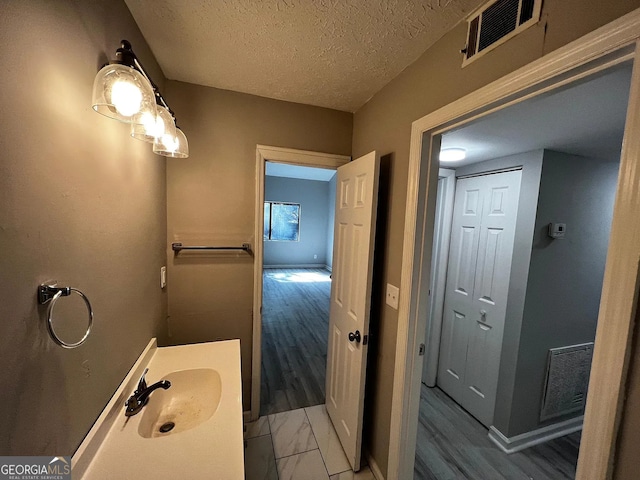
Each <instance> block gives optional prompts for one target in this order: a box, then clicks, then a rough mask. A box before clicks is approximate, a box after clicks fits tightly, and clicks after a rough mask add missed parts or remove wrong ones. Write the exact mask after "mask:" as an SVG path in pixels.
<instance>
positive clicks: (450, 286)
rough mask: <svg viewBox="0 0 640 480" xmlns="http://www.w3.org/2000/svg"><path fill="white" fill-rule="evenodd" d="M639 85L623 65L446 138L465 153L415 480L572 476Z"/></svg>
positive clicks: (441, 228)
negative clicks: (633, 95)
mask: <svg viewBox="0 0 640 480" xmlns="http://www.w3.org/2000/svg"><path fill="white" fill-rule="evenodd" d="M630 83H631V64H630V62H628V63H624V64H621V65H618V66H616V67H613V68H610V69H608V70H605V71H603V72H600V73H598V74H596V75H591V76H589V77H587V78H585V79H583V80H581V81H579V82H574V83H572V84H570V85H568V86H566V87H563V88H560V89H555V90H553V91H552V92H549V93H546V94H543V95H540V96H537V97H535V98H532V99H529V100H526V101H523V102H521V103H518V104H516V105H513V106H510V107H508V108H505V109H503V110H500V111H498V112H495V113H492V114H490V115H487V116H485V117H482V118H481V119H479V120H476V121H473V122H470V123H467V124H464V125H462V126H458V127H456V128H453V129H451V130H447V131H445V132H443V133H442V134H441V138H440V143H441V151H444V150H446V149H449V148H461V149H464V150H465V151H466V153H467V157H466V158H465V159H464V160H463V161H458V162H457V163H454V162H443V161H440V167H441V170H440V174H439V177H440V180H439V182H438V189H439V190H438V196H437V202H438V203H437V205H436V217H435V228H434V239H433V245H434V249H433V260H432V272H431V285H432V289H433V291H434V293H435V294H434V295H432V296H431V302H432V305H431V306H430V308H429V312H430V313H431V315H430V316H429V319H428V320H427V337H426V340H425V343H426V344H427V354H426V355H425V365H424V368H423V375H422V383H423V385H422V388H421V394H420V409H419V411H420V413H419V418H420V424H419V426H418V438H417V448H416V461H415V475H416V478H438V476H445V477H449V476H457V475H462V474H464V475H467V476H470V477H474V478H475V477H479V478H489V477H492V478H493V477H496V478H502V477H505V478H517V477H521V476H522V477H523V478H528V477H532V478H553V479H562V478H564V479H573V478H574V476H575V471H576V464H577V459H578V449H579V445H580V430H581V429H582V421H583V414H584V407H585V400H586V394H587V387H588V383H589V371H590V367H591V358H592V354H593V347H594V343H593V342H594V340H595V333H596V324H597V320H598V311H599V307H600V305H599V304H600V294H601V291H602V285H603V276H604V266H605V262H606V255H607V250H608V244H609V234H610V231H611V221H612V217H613V206H614V198H615V193H616V188H617V182H618V170H619V165H620V154H621V149H622V139H623V136H624V128H625V119H626V111H627V105H628V100H629V89H630ZM442 167H446V168H447V169H448V171H447V172H443V171H442ZM445 174H448V175H449V177H446V176H444V175H445ZM451 177H454V178H456V182H455V194H451V192H449V191H447V190H446V184H445V183H444V182H445V181H446V180H447V179H448V178H451ZM441 189H442V190H444V191H443V192H441ZM445 193H449V194H450V195H449V196H445ZM443 238H445V239H448V238H449V239H450V240H448V245H445V244H444V243H445V242H443V241H442V240H441V239H443ZM443 264H444V265H446V267H445V268H444V269H443V268H442V265H443ZM439 268H440V269H439ZM443 270H445V271H446V274H443ZM429 432H430V433H429ZM433 432H440V435H439V434H437V433H436V434H435V435H434V434H433ZM478 451H482V452H483V453H482V454H481V455H478V453H477V452H478ZM436 452H437V453H436Z"/></svg>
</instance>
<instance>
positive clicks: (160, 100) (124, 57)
mask: <svg viewBox="0 0 640 480" xmlns="http://www.w3.org/2000/svg"><path fill="white" fill-rule="evenodd" d="M114 63H119V64H122V65H126V66H128V67H131V68H133V69H135V70H137V71H139V72H140V73H141V74H142V75H143V76H144V78H146V79H147V80H149V83H150V84H151V86H152V87H153V93H154V94H155V96H156V103H157V104H158V105H161V106H163V107H165V108H166V109H167V110H169V113H170V114H171V116H172V117H173V119H174V121H175V119H176V116H175V114H174V113H173V110H171V108H170V107H169V105H168V104H167V101H166V100H165V99H164V97H163V96H162V93H160V89H159V88H158V86H157V85H156V84H155V82H154V81H153V80H152V79H151V77H150V76H149V75H147V72H146V71H145V69H144V67H143V66H142V62H140V60H139V59H138V57H137V55H136V54H135V53H134V51H133V48H132V47H131V43H130V42H129V40H121V41H120V48H118V49H117V50H116V59H115V61H114Z"/></svg>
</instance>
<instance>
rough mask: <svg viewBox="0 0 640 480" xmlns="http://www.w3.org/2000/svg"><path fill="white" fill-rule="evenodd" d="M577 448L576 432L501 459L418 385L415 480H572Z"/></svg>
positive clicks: (457, 412)
mask: <svg viewBox="0 0 640 480" xmlns="http://www.w3.org/2000/svg"><path fill="white" fill-rule="evenodd" d="M579 448H580V432H577V433H573V434H571V435H567V436H564V437H560V438H557V439H555V440H551V441H549V442H547V443H544V444H541V445H536V446H534V447H531V448H528V449H525V450H522V451H521V452H518V453H512V454H511V455H507V454H505V453H503V452H502V451H501V450H499V449H498V447H497V446H495V445H494V444H493V443H492V442H491V440H489V438H488V437H487V429H486V428H485V427H484V426H483V425H482V424H480V423H479V422H478V421H477V420H476V419H474V418H473V417H472V416H471V415H469V414H468V413H467V412H466V411H464V410H463V409H462V408H461V407H460V406H459V405H458V404H456V403H455V402H454V401H453V400H452V399H451V398H449V397H448V396H447V395H446V394H445V393H444V392H443V391H442V390H440V389H439V388H437V387H436V388H429V387H426V386H425V385H422V390H421V394H420V423H419V425H418V441H417V449H416V462H415V470H414V473H415V475H414V478H415V479H420V480H423V479H424V480H427V479H434V480H453V479H456V480H457V479H477V480H502V479H507V480H520V479H523V480H532V479H534V480H561V479H571V480H573V479H574V478H575V471H576V463H577V460H578V449H579Z"/></svg>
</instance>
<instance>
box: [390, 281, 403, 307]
mask: <svg viewBox="0 0 640 480" xmlns="http://www.w3.org/2000/svg"><path fill="white" fill-rule="evenodd" d="M399 297H400V289H399V288H398V287H396V286H393V285H391V284H390V283H387V305H389V306H390V307H391V308H395V309H396V310H397V309H398V298H399Z"/></svg>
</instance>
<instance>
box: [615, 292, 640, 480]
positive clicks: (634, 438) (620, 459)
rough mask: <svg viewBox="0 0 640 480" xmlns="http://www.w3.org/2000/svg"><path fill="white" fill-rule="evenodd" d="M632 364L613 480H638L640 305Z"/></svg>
mask: <svg viewBox="0 0 640 480" xmlns="http://www.w3.org/2000/svg"><path fill="white" fill-rule="evenodd" d="M631 356H632V360H631V364H630V366H629V376H628V378H627V387H626V392H625V393H626V398H625V400H624V403H625V408H624V413H623V415H622V419H621V424H622V426H621V427H620V432H619V439H618V445H617V452H616V461H615V463H616V465H615V470H614V475H613V478H615V479H616V480H636V479H637V478H638V467H639V464H640V462H639V461H638V445H640V303H639V304H638V305H636V322H635V327H634V334H633V340H632V343H631Z"/></svg>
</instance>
